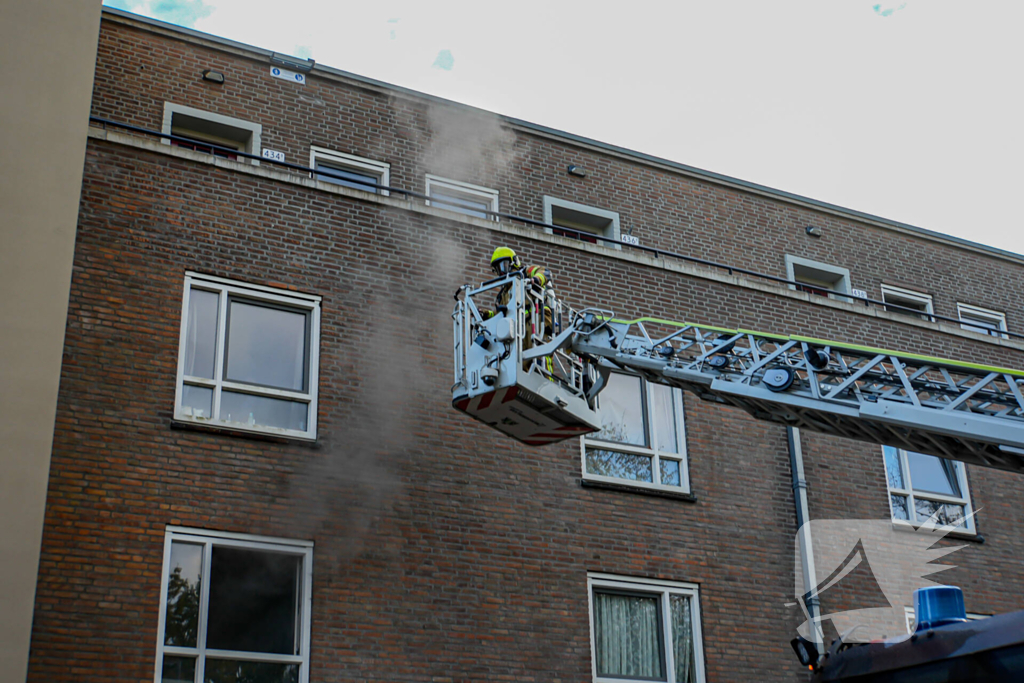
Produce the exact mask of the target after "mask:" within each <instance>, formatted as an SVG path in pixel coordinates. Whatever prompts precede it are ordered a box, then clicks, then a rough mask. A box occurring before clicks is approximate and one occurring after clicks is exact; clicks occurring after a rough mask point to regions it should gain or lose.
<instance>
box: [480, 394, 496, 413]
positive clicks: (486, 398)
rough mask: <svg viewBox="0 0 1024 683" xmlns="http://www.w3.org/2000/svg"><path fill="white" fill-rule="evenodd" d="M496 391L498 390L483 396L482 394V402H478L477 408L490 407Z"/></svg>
mask: <svg viewBox="0 0 1024 683" xmlns="http://www.w3.org/2000/svg"><path fill="white" fill-rule="evenodd" d="M495 393H497V392H494V391H492V392H491V393H489V394H484V395H483V396H481V397H480V403H478V404H477V406H476V409H477V410H484V409H486V408H488V407H490V405H491V401H493V400H494V394H495Z"/></svg>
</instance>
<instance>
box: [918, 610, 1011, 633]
mask: <svg viewBox="0 0 1024 683" xmlns="http://www.w3.org/2000/svg"><path fill="white" fill-rule="evenodd" d="M903 612H904V615H905V616H906V618H907V633H913V632H914V629H915V628H916V622H915V621H914V608H913V607H904V608H903ZM990 616H992V615H991V614H974V613H973V612H968V613H967V620H968V621H978V620H979V619H988V618H989V617H990Z"/></svg>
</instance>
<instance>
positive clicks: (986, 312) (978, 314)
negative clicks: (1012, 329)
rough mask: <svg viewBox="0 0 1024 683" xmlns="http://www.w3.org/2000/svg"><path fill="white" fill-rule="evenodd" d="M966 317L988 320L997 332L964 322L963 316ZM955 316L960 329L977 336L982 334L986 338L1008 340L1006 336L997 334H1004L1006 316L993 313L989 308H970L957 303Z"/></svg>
mask: <svg viewBox="0 0 1024 683" xmlns="http://www.w3.org/2000/svg"><path fill="white" fill-rule="evenodd" d="M965 314H966V315H968V316H970V317H974V318H982V319H986V318H987V319H988V320H989V322H991V323H993V324H994V325H997V326H998V331H996V330H990V329H988V328H984V327H978V326H977V325H972V324H971V323H970V322H964V315H965ZM956 315H957V317H958V318H959V319H960V321H961V322H960V328H961V329H964V330H968V331H970V332H975V333H977V334H983V335H985V336H986V337H1002V338H1003V339H1008V337H1007V335H1005V334H999V332H1006V314H1005V313H1002V312H1000V311H993V310H991V309H989V308H982V307H981V306H972V305H971V304H962V303H960V302H957V304H956Z"/></svg>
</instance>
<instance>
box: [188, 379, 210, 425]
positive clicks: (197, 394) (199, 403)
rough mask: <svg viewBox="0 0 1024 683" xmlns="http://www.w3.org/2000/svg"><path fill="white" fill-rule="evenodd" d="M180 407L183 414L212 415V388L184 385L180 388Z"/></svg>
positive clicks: (195, 415) (194, 415)
mask: <svg viewBox="0 0 1024 683" xmlns="http://www.w3.org/2000/svg"><path fill="white" fill-rule="evenodd" d="M181 407H182V408H184V409H185V414H187V415H191V416H193V417H213V389H209V388H207V387H193V386H189V385H188V384H186V385H184V386H183V387H182V388H181Z"/></svg>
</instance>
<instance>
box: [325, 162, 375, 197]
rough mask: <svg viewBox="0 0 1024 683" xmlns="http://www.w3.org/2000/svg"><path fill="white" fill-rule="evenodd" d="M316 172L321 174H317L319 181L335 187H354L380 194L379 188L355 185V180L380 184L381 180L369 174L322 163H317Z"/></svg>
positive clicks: (360, 184)
mask: <svg viewBox="0 0 1024 683" xmlns="http://www.w3.org/2000/svg"><path fill="white" fill-rule="evenodd" d="M316 170H317V171H319V173H317V174H316V179H317V180H326V181H327V182H329V183H334V184H335V185H344V186H345V187H354V188H356V189H357V190H366V191H367V192H378V190H377V188H376V187H374V186H373V185H364V184H362V183H354V182H352V181H353V180H361V181H363V183H379V182H380V178H379V177H377V176H375V175H370V174H369V173H357V172H356V171H352V170H349V169H346V168H341V167H339V166H328V165H326V164H323V163H322V162H319V161H318V162H316Z"/></svg>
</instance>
